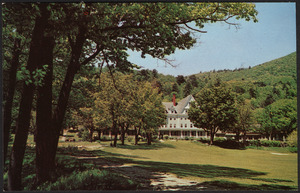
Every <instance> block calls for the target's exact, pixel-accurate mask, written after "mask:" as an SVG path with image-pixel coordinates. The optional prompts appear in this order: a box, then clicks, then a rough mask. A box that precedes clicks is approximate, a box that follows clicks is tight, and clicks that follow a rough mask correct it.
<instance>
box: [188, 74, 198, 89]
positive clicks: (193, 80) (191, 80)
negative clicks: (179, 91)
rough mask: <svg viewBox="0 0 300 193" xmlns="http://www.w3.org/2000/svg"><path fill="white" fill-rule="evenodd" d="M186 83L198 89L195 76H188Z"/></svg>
mask: <svg viewBox="0 0 300 193" xmlns="http://www.w3.org/2000/svg"><path fill="white" fill-rule="evenodd" d="M188 81H189V82H190V83H191V85H192V86H193V87H198V81H197V77H196V76H195V75H191V76H189V79H188Z"/></svg>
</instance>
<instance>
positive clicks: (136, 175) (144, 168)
mask: <svg viewBox="0 0 300 193" xmlns="http://www.w3.org/2000/svg"><path fill="white" fill-rule="evenodd" d="M141 146H142V145H141ZM124 148H129V146H125V147H124ZM61 153H62V154H61V156H63V154H64V153H66V151H62V152H61ZM72 154H73V155H76V156H79V157H83V158H82V159H80V160H77V159H74V160H76V162H77V164H78V163H80V165H76V164H75V161H74V160H73V161H71V165H72V167H73V168H74V167H75V168H76V167H77V168H78V167H79V168H82V169H86V168H91V167H93V168H94V167H96V168H103V167H104V166H105V168H107V167H108V169H109V170H112V171H113V172H116V173H118V172H120V173H122V174H123V175H125V176H127V177H128V178H130V179H134V180H135V181H137V182H141V183H143V184H147V185H146V186H147V187H145V188H146V189H148V190H150V189H151V188H153V187H151V185H150V184H151V180H153V179H155V178H157V176H156V175H155V174H157V172H162V173H169V172H170V173H173V174H175V175H177V176H178V177H187V176H194V177H201V178H214V177H226V178H240V179H251V180H259V181H264V182H271V183H278V182H292V181H290V180H283V179H268V178H258V177H259V176H264V175H266V174H267V173H266V172H260V171H254V170H249V169H243V168H232V167H221V166H217V165H199V164H180V163H168V162H158V161H143V160H136V159H134V158H143V157H139V156H130V155H124V154H118V153H110V152H105V151H102V150H93V151H85V150H76V151H75V152H73V153H72ZM69 161H70V159H68V161H67V162H69ZM67 162H65V163H64V165H66V164H68V165H69V166H70V163H67ZM73 164H75V165H73ZM124 164H127V166H126V167H120V166H122V165H124ZM128 164H129V165H128ZM70 167H71V166H70ZM146 173H147V175H146ZM172 188H175V189H178V190H200V189H201V190H294V189H296V188H297V187H294V186H283V185H278V184H260V185H250V184H239V183H236V182H231V181H226V180H217V181H209V182H203V183H199V184H194V185H190V186H180V187H179V186H178V187H172Z"/></svg>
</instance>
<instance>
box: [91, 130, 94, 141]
mask: <svg viewBox="0 0 300 193" xmlns="http://www.w3.org/2000/svg"><path fill="white" fill-rule="evenodd" d="M93 134H94V129H93V128H91V129H90V142H91V143H92V142H93Z"/></svg>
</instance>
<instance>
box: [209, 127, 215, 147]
mask: <svg viewBox="0 0 300 193" xmlns="http://www.w3.org/2000/svg"><path fill="white" fill-rule="evenodd" d="M214 137H215V129H214V128H211V129H210V142H209V145H213V143H214Z"/></svg>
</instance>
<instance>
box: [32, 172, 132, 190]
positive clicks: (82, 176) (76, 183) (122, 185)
mask: <svg viewBox="0 0 300 193" xmlns="http://www.w3.org/2000/svg"><path fill="white" fill-rule="evenodd" d="M136 187H137V184H134V183H133V182H132V181H131V180H129V179H127V178H125V177H123V176H121V175H119V174H116V173H111V172H109V171H106V170H98V169H92V170H86V171H83V172H78V171H74V172H73V173H72V174H71V175H69V176H66V177H61V178H59V179H58V180H57V181H56V182H54V183H48V184H44V185H43V186H40V187H39V188H38V190H42V191H53V190H60V191H64V190H134V189H136Z"/></svg>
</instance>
